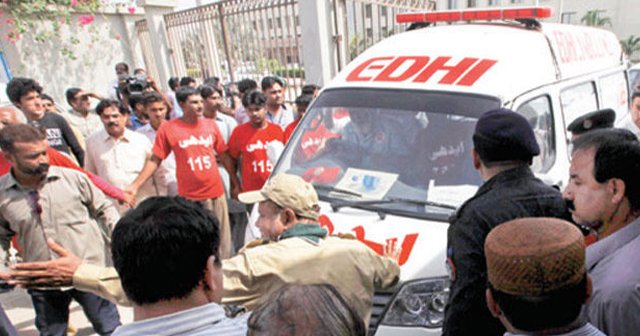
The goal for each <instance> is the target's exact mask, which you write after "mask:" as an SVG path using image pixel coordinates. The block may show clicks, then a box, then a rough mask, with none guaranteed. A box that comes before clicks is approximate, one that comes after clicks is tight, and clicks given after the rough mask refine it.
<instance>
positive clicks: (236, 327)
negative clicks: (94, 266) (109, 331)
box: [112, 197, 248, 336]
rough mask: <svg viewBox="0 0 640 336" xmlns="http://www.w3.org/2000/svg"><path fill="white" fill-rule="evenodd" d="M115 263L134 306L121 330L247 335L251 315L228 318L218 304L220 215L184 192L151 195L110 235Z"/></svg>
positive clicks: (116, 335)
mask: <svg viewBox="0 0 640 336" xmlns="http://www.w3.org/2000/svg"><path fill="white" fill-rule="evenodd" d="M112 239H113V240H112V241H113V243H112V251H113V262H114V265H115V268H116V270H117V271H118V274H119V275H120V280H121V282H122V287H123V289H124V291H125V293H126V295H127V297H128V299H129V301H131V303H132V305H133V314H134V316H133V317H134V322H133V323H131V324H128V325H125V326H121V327H119V328H118V329H116V331H115V332H114V333H113V335H114V336H123V335H190V336H191V335H213V334H216V335H217V334H219V335H246V333H247V317H248V315H247V314H245V315H243V316H241V317H238V318H234V319H230V318H227V317H226V316H225V312H224V309H223V308H222V306H220V305H219V304H218V303H219V302H220V300H221V296H222V269H221V268H222V267H221V263H220V260H221V259H220V256H219V253H218V246H219V245H220V234H219V231H218V220H217V219H216V218H215V217H214V216H213V215H211V213H210V212H208V211H207V210H205V209H204V208H202V207H201V206H198V204H196V203H193V202H190V201H187V200H185V199H184V198H181V197H154V198H150V199H147V200H146V201H144V202H142V203H141V204H140V205H138V207H137V208H135V209H134V210H132V211H130V212H128V213H127V215H125V216H124V217H123V218H122V219H121V220H120V222H118V225H117V227H116V229H115V230H114V231H113V236H112Z"/></svg>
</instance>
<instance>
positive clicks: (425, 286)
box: [381, 278, 450, 328]
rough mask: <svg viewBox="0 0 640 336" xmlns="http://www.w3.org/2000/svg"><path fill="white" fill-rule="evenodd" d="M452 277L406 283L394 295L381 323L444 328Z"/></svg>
mask: <svg viewBox="0 0 640 336" xmlns="http://www.w3.org/2000/svg"><path fill="white" fill-rule="evenodd" d="M449 284H450V282H449V278H436V279H421V280H416V281H412V282H406V283H404V284H403V285H402V288H400V290H399V291H398V294H396V296H395V297H394V298H393V300H392V301H391V304H389V306H388V307H389V308H388V309H387V312H386V314H385V316H384V318H383V319H382V322H381V324H383V325H388V326H404V327H408V326H412V327H414V326H418V327H425V328H440V327H442V321H443V320H444V307H445V306H446V304H447V301H448V300H449Z"/></svg>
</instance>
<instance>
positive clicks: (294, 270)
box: [73, 237, 400, 325]
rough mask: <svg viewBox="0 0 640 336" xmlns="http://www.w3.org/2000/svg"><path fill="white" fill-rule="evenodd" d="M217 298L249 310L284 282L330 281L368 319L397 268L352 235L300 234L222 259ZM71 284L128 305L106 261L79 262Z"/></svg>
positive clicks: (395, 278) (395, 276)
mask: <svg viewBox="0 0 640 336" xmlns="http://www.w3.org/2000/svg"><path fill="white" fill-rule="evenodd" d="M222 270H223V282H224V283H223V289H224V291H223V296H222V303H224V304H236V305H243V306H245V307H247V309H248V310H253V309H254V308H255V307H256V306H257V305H258V304H259V303H260V300H261V299H264V298H266V297H267V295H268V294H269V293H271V292H272V291H274V290H277V289H278V288H280V287H282V286H284V285H285V284H292V283H296V284H324V283H328V284H331V285H333V286H335V287H336V288H337V289H338V290H339V291H340V293H342V295H344V296H345V298H346V299H347V301H348V302H349V304H350V305H351V306H352V307H354V308H355V309H356V311H357V312H358V313H359V315H360V316H361V317H362V318H363V319H364V321H366V323H367V324H366V325H368V323H369V322H368V321H369V316H370V315H371V306H372V304H373V294H374V290H375V289H384V288H387V287H391V286H393V285H395V284H396V283H397V282H398V279H399V275H400V268H399V266H398V264H397V263H396V262H395V261H393V260H391V259H390V258H386V257H381V256H379V255H377V254H376V253H375V252H373V251H372V250H371V249H369V248H368V247H367V246H365V245H364V244H362V243H361V242H359V241H357V240H351V239H342V238H337V237H329V238H327V239H323V240H320V242H319V243H318V244H314V243H312V242H310V241H308V240H306V239H302V238H288V239H285V240H282V241H280V242H278V243H272V244H269V245H262V246H258V247H254V248H250V249H245V250H244V251H241V252H240V254H239V255H237V256H235V257H233V258H231V259H227V260H223V261H222ZM73 286H74V287H75V288H76V289H78V290H81V291H86V292H90V293H94V294H96V295H99V296H101V297H103V298H106V299H108V300H110V301H113V302H116V303H118V304H121V305H129V301H128V300H127V298H126V296H125V294H124V291H123V290H122V285H121V284H120V278H119V277H118V273H117V272H116V270H115V269H114V268H112V267H110V268H106V267H95V266H91V265H86V264H83V265H81V266H80V267H79V268H78V270H77V271H76V272H75V274H74V275H73Z"/></svg>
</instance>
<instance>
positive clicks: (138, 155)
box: [84, 129, 166, 214]
mask: <svg viewBox="0 0 640 336" xmlns="http://www.w3.org/2000/svg"><path fill="white" fill-rule="evenodd" d="M152 146H153V145H152V144H151V141H149V139H147V137H146V136H144V135H142V134H140V133H137V132H133V131H130V130H128V129H127V130H125V131H124V135H123V136H122V138H120V139H115V138H113V137H112V136H110V135H109V134H108V133H107V131H105V130H104V129H102V130H100V131H98V132H96V133H94V134H93V135H92V136H91V137H89V139H87V151H86V153H85V159H84V161H85V162H84V169H86V170H87V171H90V172H92V173H94V174H96V175H98V176H100V177H102V178H103V179H105V180H106V181H107V182H109V183H111V184H112V185H114V186H116V187H118V188H120V189H124V188H126V187H128V186H129V185H130V184H131V183H132V182H133V181H134V180H135V179H136V177H138V174H140V172H141V171H142V168H143V167H144V164H145V163H146V161H147V158H148V157H149V156H150V155H151V148H152ZM158 189H163V190H166V186H165V187H164V188H156V182H155V180H154V179H153V178H150V179H149V180H147V182H145V183H144V184H143V185H142V187H140V189H139V191H138V197H137V200H138V203H139V202H142V201H143V200H144V199H146V198H147V197H151V196H158V195H160V193H159V190H158ZM114 204H115V205H116V208H117V209H118V211H119V212H120V213H121V214H122V213H123V212H124V211H126V210H128V208H127V207H126V206H124V205H120V204H118V203H117V202H114Z"/></svg>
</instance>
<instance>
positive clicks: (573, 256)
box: [484, 218, 585, 296]
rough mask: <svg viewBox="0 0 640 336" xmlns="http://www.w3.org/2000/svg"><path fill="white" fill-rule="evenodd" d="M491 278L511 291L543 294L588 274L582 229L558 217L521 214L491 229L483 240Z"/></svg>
mask: <svg viewBox="0 0 640 336" xmlns="http://www.w3.org/2000/svg"><path fill="white" fill-rule="evenodd" d="M484 248H485V255H486V261H487V273H488V278H489V282H490V283H491V285H492V286H493V288H495V289H497V290H499V291H501V292H504V293H507V294H511V295H518V296H541V295H545V294H547V293H550V292H553V291H556V290H560V289H563V288H566V287H568V286H571V285H574V284H577V283H579V282H580V281H581V280H582V279H583V277H584V275H585V245H584V238H583V236H582V233H581V232H580V230H579V229H578V228H577V227H576V226H575V225H573V224H571V223H569V222H567V221H564V220H560V219H556V218H521V219H516V220H512V221H509V222H506V223H504V224H501V225H499V226H497V227H496V228H494V229H493V230H491V232H490V233H489V235H488V236H487V239H486V241H485V244H484Z"/></svg>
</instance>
